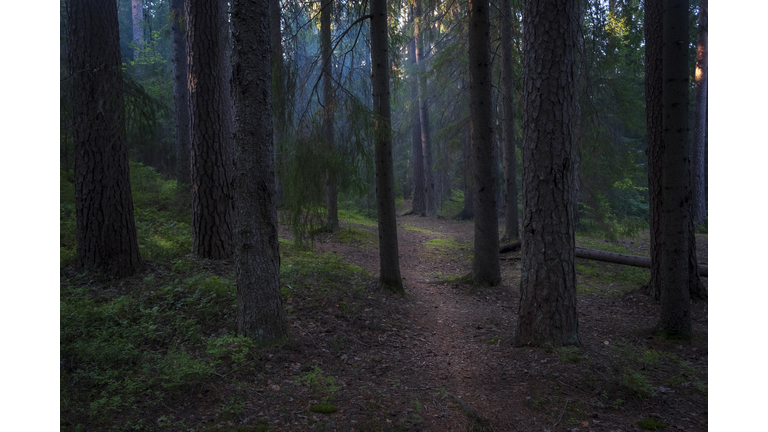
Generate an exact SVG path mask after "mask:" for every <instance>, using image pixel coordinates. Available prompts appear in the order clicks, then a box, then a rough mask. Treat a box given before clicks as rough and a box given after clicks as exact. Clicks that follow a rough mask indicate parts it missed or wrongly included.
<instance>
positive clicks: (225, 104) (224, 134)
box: [218, 0, 235, 185]
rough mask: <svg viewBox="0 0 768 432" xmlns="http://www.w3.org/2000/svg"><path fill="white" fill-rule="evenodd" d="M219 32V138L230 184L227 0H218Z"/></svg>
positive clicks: (232, 149) (231, 149)
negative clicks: (220, 117)
mask: <svg viewBox="0 0 768 432" xmlns="http://www.w3.org/2000/svg"><path fill="white" fill-rule="evenodd" d="M219 32H220V33H221V38H220V39H219V51H218V52H219V55H220V56H221V63H220V65H221V75H220V78H219V79H220V81H219V82H220V85H221V104H222V105H221V106H222V107H221V116H222V122H221V139H222V141H223V144H222V147H223V148H224V149H225V153H224V155H225V159H224V160H225V162H226V164H227V174H228V175H229V177H227V182H228V184H230V185H231V184H232V175H234V171H235V167H234V165H233V162H234V160H235V159H234V158H235V145H234V142H233V140H232V134H233V133H234V125H233V121H234V111H235V106H234V105H233V102H232V64H231V63H230V57H231V56H232V43H231V41H230V31H229V2H228V1H227V0H219Z"/></svg>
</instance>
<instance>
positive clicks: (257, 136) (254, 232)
mask: <svg viewBox="0 0 768 432" xmlns="http://www.w3.org/2000/svg"><path fill="white" fill-rule="evenodd" d="M268 9H269V6H268V1H267V0H262V1H258V2H242V1H235V2H232V26H233V29H234V31H233V33H232V34H233V41H234V51H233V54H234V61H235V71H237V75H236V76H234V77H233V78H234V79H233V85H234V89H235V91H234V92H233V94H234V97H235V113H236V114H235V115H236V122H235V139H234V142H235V155H236V156H235V157H236V161H237V163H236V166H237V170H236V172H235V174H234V181H233V189H234V193H235V200H234V203H235V215H236V217H235V235H234V237H235V245H236V246H235V251H236V255H235V256H236V259H235V264H236V267H237V332H238V333H239V334H241V335H244V336H247V337H250V338H253V339H254V340H255V341H256V342H257V343H259V344H262V345H271V344H274V343H278V342H282V341H284V340H285V339H286V338H287V337H288V325H287V323H286V320H285V312H284V311H283V301H282V298H281V297H280V251H279V242H278V237H277V207H276V201H275V192H276V190H275V166H274V142H273V141H272V96H271V87H272V83H271V75H272V71H271V69H272V67H271V64H270V61H269V60H268V59H269V52H270V44H269V21H268V16H267V10H268Z"/></svg>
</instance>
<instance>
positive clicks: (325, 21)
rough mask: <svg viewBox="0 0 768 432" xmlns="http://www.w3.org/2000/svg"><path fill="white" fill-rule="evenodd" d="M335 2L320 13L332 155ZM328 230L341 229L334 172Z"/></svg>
mask: <svg viewBox="0 0 768 432" xmlns="http://www.w3.org/2000/svg"><path fill="white" fill-rule="evenodd" d="M332 13H333V0H324V1H323V7H322V10H321V11H320V46H321V50H322V57H323V105H324V106H323V140H324V141H325V145H326V146H327V147H328V152H329V154H331V153H332V152H333V147H334V139H335V137H334V130H333V128H334V124H333V122H334V110H335V106H336V96H335V95H334V91H333V50H332V48H333V47H332V46H331V14H332ZM326 207H327V210H328V216H327V218H326V229H328V231H330V232H334V231H335V230H336V229H338V228H339V209H338V193H337V191H336V178H335V172H334V170H332V169H331V170H329V171H328V172H327V173H326Z"/></svg>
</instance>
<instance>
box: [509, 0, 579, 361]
mask: <svg viewBox="0 0 768 432" xmlns="http://www.w3.org/2000/svg"><path fill="white" fill-rule="evenodd" d="M523 19H524V25H523V26H524V28H525V34H524V38H525V60H524V76H525V80H524V86H523V88H524V109H523V185H524V187H523V230H522V241H523V252H522V258H521V267H522V270H521V278H520V311H519V318H518V323H519V324H518V328H517V333H516V334H515V344H516V345H518V346H520V345H534V346H541V345H544V344H547V343H551V344H552V345H554V346H561V345H575V344H578V343H579V334H578V330H579V323H578V311H577V305H576V266H575V258H574V248H575V236H574V222H575V217H574V214H573V209H574V206H573V199H574V195H573V191H572V188H573V184H574V180H575V178H574V177H575V173H574V167H573V163H574V157H575V149H574V143H573V140H574V137H573V126H574V121H575V95H574V93H575V80H574V74H575V72H574V67H575V60H574V53H575V51H576V49H577V47H576V44H577V34H578V28H579V13H578V9H577V2H575V1H573V0H527V1H526V2H525V14H524V18H523Z"/></svg>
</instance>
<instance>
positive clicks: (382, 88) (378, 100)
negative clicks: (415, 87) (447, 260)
mask: <svg viewBox="0 0 768 432" xmlns="http://www.w3.org/2000/svg"><path fill="white" fill-rule="evenodd" d="M370 8H371V63H373V64H372V74H371V86H372V93H373V113H374V126H373V128H374V133H373V136H374V140H375V141H376V144H375V163H376V203H377V205H376V207H377V211H378V216H379V264H380V274H379V285H380V286H382V287H384V288H387V289H390V290H392V291H394V292H398V293H405V290H404V289H403V280H402V278H401V277H400V257H399V256H398V249H397V222H396V219H395V176H394V172H393V166H392V126H391V120H390V118H391V116H390V101H389V98H390V95H389V41H388V37H387V29H388V26H387V0H371V6H370Z"/></svg>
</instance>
